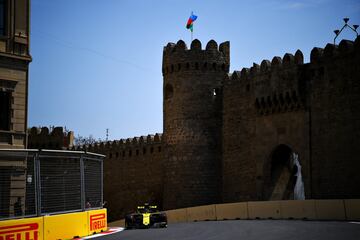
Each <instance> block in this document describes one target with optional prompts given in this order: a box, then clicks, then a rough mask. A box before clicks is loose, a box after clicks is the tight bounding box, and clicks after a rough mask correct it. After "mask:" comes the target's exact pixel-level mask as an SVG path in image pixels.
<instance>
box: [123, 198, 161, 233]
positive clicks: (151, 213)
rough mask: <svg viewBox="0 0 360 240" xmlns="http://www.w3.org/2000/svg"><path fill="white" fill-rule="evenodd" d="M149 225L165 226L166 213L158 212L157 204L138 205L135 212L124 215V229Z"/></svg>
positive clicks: (147, 226)
mask: <svg viewBox="0 0 360 240" xmlns="http://www.w3.org/2000/svg"><path fill="white" fill-rule="evenodd" d="M150 227H163V228H166V227H167V216H166V213H165V212H160V211H159V210H158V209H157V206H151V205H149V204H147V203H145V204H144V206H138V207H137V210H136V212H135V213H131V214H127V215H126V216H125V228H126V229H131V228H150Z"/></svg>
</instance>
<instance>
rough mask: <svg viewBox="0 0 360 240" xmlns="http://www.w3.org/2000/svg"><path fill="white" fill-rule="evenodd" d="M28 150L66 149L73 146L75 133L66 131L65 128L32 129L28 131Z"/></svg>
mask: <svg viewBox="0 0 360 240" xmlns="http://www.w3.org/2000/svg"><path fill="white" fill-rule="evenodd" d="M28 134H29V135H28V136H29V137H28V139H29V143H28V148H35V149H38V148H41V149H46V148H48V149H66V148H69V147H72V146H73V142H74V132H72V131H64V129H63V127H53V128H51V131H50V130H49V128H48V127H41V128H38V127H32V128H31V129H29V130H28Z"/></svg>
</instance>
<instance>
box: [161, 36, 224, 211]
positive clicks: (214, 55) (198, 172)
mask: <svg viewBox="0 0 360 240" xmlns="http://www.w3.org/2000/svg"><path fill="white" fill-rule="evenodd" d="M229 63H230V43H229V42H224V43H222V44H220V46H219V47H218V45H217V43H216V42H215V41H214V40H211V41H209V42H208V44H207V45H206V49H204V50H203V49H201V42H200V41H199V40H197V39H196V40H194V41H193V42H192V43H191V47H190V49H187V46H186V44H185V43H184V42H183V41H182V40H179V41H178V42H177V43H176V44H173V43H169V44H168V45H167V46H166V47H164V51H163V68H162V70H163V77H164V85H163V93H164V95H163V97H164V99H163V111H164V144H165V151H166V152H165V159H164V169H165V174H164V207H165V208H166V209H172V208H180V207H188V206H195V205H203V204H210V203H216V202H218V201H219V200H220V197H221V196H220V192H221V191H220V189H221V169H220V168H221V163H220V159H221V127H222V94H221V92H222V91H221V89H222V81H223V79H224V78H225V76H226V75H227V74H228V71H229Z"/></svg>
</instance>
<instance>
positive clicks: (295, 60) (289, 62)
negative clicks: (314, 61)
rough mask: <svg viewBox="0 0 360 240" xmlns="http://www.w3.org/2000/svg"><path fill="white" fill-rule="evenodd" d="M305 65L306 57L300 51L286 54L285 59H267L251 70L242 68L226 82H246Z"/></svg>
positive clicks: (254, 64) (277, 57) (255, 64)
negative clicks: (260, 76)
mask: <svg viewBox="0 0 360 240" xmlns="http://www.w3.org/2000/svg"><path fill="white" fill-rule="evenodd" d="M303 64H304V56H303V53H302V52H301V51H300V50H297V51H296V52H295V54H294V55H293V54H291V53H285V54H284V56H283V58H281V57H279V56H275V57H273V58H272V60H271V62H270V61H269V60H267V59H265V60H263V61H261V63H260V65H259V64H257V63H253V66H252V67H250V68H245V67H244V68H242V69H241V71H234V72H233V73H232V74H230V75H229V77H228V78H227V79H226V80H229V81H237V80H240V81H245V80H250V79H253V78H256V77H257V76H259V75H264V74H269V73H271V72H273V71H281V70H285V69H286V70H288V69H290V68H295V67H298V66H300V65H303Z"/></svg>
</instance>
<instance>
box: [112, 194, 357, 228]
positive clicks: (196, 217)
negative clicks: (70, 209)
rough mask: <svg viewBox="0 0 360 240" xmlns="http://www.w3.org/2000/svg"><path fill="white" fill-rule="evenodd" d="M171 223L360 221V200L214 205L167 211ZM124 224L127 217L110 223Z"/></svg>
mask: <svg viewBox="0 0 360 240" xmlns="http://www.w3.org/2000/svg"><path fill="white" fill-rule="evenodd" d="M166 214H167V217H168V223H170V224H171V223H179V222H194V221H207V220H234V219H307V220H338V221H345V220H346V221H360V199H345V200H342V199H326V200H311V199H310V200H283V201H257V202H239V203H224V204H212V205H205V206H198V207H191V208H182V209H174V210H168V211H166ZM110 226H122V227H123V226H124V220H119V221H116V222H113V223H110Z"/></svg>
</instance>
